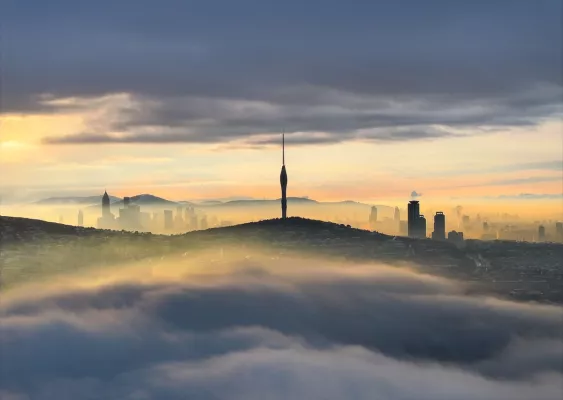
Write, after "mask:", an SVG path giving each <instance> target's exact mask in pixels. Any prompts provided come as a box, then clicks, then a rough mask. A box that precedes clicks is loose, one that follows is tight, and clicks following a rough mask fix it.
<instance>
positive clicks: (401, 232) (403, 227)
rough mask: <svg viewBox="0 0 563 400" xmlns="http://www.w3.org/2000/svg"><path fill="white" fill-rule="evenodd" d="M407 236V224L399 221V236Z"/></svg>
mask: <svg viewBox="0 0 563 400" xmlns="http://www.w3.org/2000/svg"><path fill="white" fill-rule="evenodd" d="M408 234H409V222H408V221H399V235H401V236H407V235H408Z"/></svg>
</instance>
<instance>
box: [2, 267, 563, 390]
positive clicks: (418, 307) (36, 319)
mask: <svg viewBox="0 0 563 400" xmlns="http://www.w3.org/2000/svg"><path fill="white" fill-rule="evenodd" d="M298 264H299V265H295V263H293V264H292V265H291V267H292V268H293V272H292V268H289V266H288V269H287V270H286V271H284V270H281V271H280V270H279V267H278V268H275V267H274V266H267V265H264V264H262V263H256V262H254V263H251V262H250V261H245V262H243V263H242V264H238V265H237V266H236V268H233V271H234V272H232V273H231V274H228V275H223V276H215V277H210V278H206V279H204V280H198V279H195V278H193V277H188V278H186V279H175V280H174V281H173V282H172V281H170V282H163V281H160V282H157V281H155V282H153V283H145V284H141V283H135V282H134V281H132V282H130V283H116V284H113V285H110V286H107V285H106V286H101V287H98V288H94V289H82V290H78V289H77V290H73V289H68V285H66V286H65V287H66V288H67V289H65V290H64V291H63V292H60V291H59V292H57V291H52V290H48V288H46V289H47V290H45V291H44V292H42V293H34V294H33V295H31V296H29V295H26V296H24V297H17V296H16V295H11V296H10V295H6V296H5V297H4V299H3V302H2V306H1V308H0V333H1V335H0V337H1V338H2V343H1V344H2V358H1V368H2V373H1V374H0V393H2V392H4V393H13V394H18V393H19V394H25V395H28V396H30V397H31V398H39V399H51V398H53V399H55V398H56V399H60V398H82V397H85V396H86V395H88V396H90V397H99V398H143V396H144V398H164V399H167V398H171V399H175V398H186V397H190V398H203V399H207V398H209V399H217V398H240V399H259V398H264V397H268V398H288V397H289V398H327V399H333V398H334V399H336V398H344V397H348V398H349V397H350V396H352V397H354V398H360V399H363V398H366V399H368V398H371V396H373V393H375V392H377V393H380V394H381V395H382V398H386V399H390V400H395V399H491V398H495V399H501V398H502V399H507V400H508V399H528V398H530V396H532V393H533V397H534V398H539V399H556V398H558V396H560V395H561V384H562V383H563V375H562V374H563V366H562V365H561V363H559V362H558V360H560V359H561V358H560V357H561V356H563V341H562V340H561V333H562V329H563V320H562V319H561V318H562V317H563V314H562V312H563V310H562V309H561V307H556V306H541V305H534V304H528V305H526V304H516V303H511V302H505V301H499V300H494V299H486V298H479V297H471V296H466V295H464V289H463V287H460V286H458V285H457V284H455V283H453V282H450V281H447V280H443V279H440V278H436V277H431V276H427V275H421V274H416V273H411V272H406V271H401V270H394V269H390V268H388V267H385V266H371V267H369V266H368V267H358V266H352V265H349V266H339V267H337V268H335V267H334V266H333V267H330V266H326V268H324V269H323V273H322V274H321V273H319V270H318V268H319V267H320V266H321V265H320V264H319V263H317V264H319V265H316V264H315V263H313V262H312V261H303V262H301V263H298ZM176 267H180V266H179V265H178V266H175V268H176ZM270 267H271V268H270ZM295 271H298V272H297V273H296V272H295ZM321 382H323V383H321ZM327 384H328V385H329V387H327V386H326V385H327ZM265 394H268V396H265ZM345 394H347V395H348V396H345ZM64 396H66V397H64Z"/></svg>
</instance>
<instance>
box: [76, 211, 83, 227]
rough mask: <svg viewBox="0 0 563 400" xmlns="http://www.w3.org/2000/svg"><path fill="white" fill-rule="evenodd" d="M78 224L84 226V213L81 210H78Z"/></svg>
mask: <svg viewBox="0 0 563 400" xmlns="http://www.w3.org/2000/svg"><path fill="white" fill-rule="evenodd" d="M77 222H78V224H77V225H78V226H84V213H83V212H82V210H78V221H77Z"/></svg>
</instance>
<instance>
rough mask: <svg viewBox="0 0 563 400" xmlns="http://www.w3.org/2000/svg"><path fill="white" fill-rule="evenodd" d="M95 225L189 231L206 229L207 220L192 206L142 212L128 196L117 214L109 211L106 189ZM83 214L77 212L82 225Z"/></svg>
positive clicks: (101, 226) (103, 227)
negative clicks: (100, 212)
mask: <svg viewBox="0 0 563 400" xmlns="http://www.w3.org/2000/svg"><path fill="white" fill-rule="evenodd" d="M97 222H98V223H97V227H98V228H100V229H117V230H128V231H168V232H172V231H177V232H182V231H189V230H197V229H207V228H208V222H207V217H206V216H205V215H203V216H199V215H198V214H197V213H196V211H195V209H194V207H193V206H186V207H184V206H181V205H179V206H177V208H176V214H175V215H174V212H173V211H172V210H163V211H161V212H155V213H152V214H151V213H149V212H142V211H141V206H140V205H138V204H133V203H132V201H131V198H130V197H125V198H124V199H123V207H122V208H120V209H119V216H118V217H116V216H115V215H114V214H113V213H112V212H111V204H110V197H109V195H108V194H107V191H106V192H105V193H104V195H103V197H102V216H101V217H100V218H98V221H97ZM83 224H84V215H83V213H82V211H79V214H78V225H79V226H83Z"/></svg>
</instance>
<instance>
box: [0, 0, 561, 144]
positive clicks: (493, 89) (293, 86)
mask: <svg viewBox="0 0 563 400" xmlns="http://www.w3.org/2000/svg"><path fill="white" fill-rule="evenodd" d="M165 3H166V4H165V5H162V6H158V7H156V6H154V4H152V3H149V2H146V1H135V2H132V1H123V2H120V4H119V5H115V4H114V3H113V2H112V3H111V5H110V4H109V2H107V1H105V0H104V1H99V2H95V3H91V4H88V5H85V6H84V7H83V8H81V9H80V10H79V9H77V8H76V6H75V5H73V4H72V3H70V2H68V1H64V0H59V1H54V2H49V5H48V6H44V5H40V6H37V5H33V7H28V6H26V1H20V2H13V3H10V4H9V5H6V6H4V8H3V16H4V20H3V24H2V33H3V37H4V40H3V60H4V61H5V63H4V69H3V78H4V79H3V81H4V87H3V92H4V96H3V104H2V106H3V112H31V111H33V112H39V111H42V110H43V111H45V112H54V111H56V110H57V109H59V108H61V107H69V106H68V105H66V106H63V105H55V104H53V102H52V101H45V98H44V97H41V95H44V94H48V95H49V96H51V97H50V98H54V99H60V98H65V97H77V98H92V99H93V98H96V97H99V96H102V95H107V94H115V93H129V94H130V95H131V97H132V99H134V104H133V105H132V106H128V107H126V108H125V109H122V110H120V112H119V113H118V114H119V116H118V118H117V119H116V120H112V119H109V118H108V120H107V121H106V124H105V125H102V126H99V125H98V124H94V123H93V124H92V125H93V127H95V128H96V129H92V130H90V132H91V133H90V134H80V133H73V132H61V135H62V136H63V137H62V138H52V139H50V140H48V141H47V142H48V143H65V142H71V143H101V142H115V141H117V140H116V139H112V138H111V135H110V136H108V135H107V134H108V132H124V133H126V134H127V135H126V139H121V140H119V141H122V142H128V143H129V142H141V143H143V142H150V143H158V142H176V141H184V142H214V141H225V140H232V139H248V138H249V137H252V136H254V135H258V134H266V133H272V132H279V131H281V130H282V129H286V131H287V132H292V133H293V132H304V133H307V134H306V135H305V136H310V137H312V138H313V139H309V140H306V139H303V142H304V143H308V142H315V143H316V142H319V141H320V142H330V141H332V142H338V141H341V140H355V139H358V138H359V139H364V140H370V139H375V140H412V139H418V138H421V137H422V138H429V137H430V138H431V137H436V136H429V135H427V134H424V133H425V132H428V130H429V129H434V126H446V127H448V128H452V127H455V128H464V129H466V128H472V129H477V128H479V127H482V126H486V127H489V126H493V127H495V126H496V127H505V126H521V125H534V124H537V123H538V122H540V121H542V120H545V119H547V118H556V117H558V116H560V115H561V95H562V89H561V83H562V82H561V73H560V71H561V66H562V62H561V51H560V49H561V45H562V43H561V24H560V19H559V18H558V16H559V15H560V13H561V4H560V2H558V1H556V0H552V1H551V0H547V1H545V2H542V3H541V5H536V4H532V3H530V2H529V1H513V2H511V5H510V7H508V6H507V5H506V2H504V1H490V2H486V3H485V2H471V4H460V5H457V6H456V7H451V6H450V5H449V3H448V2H445V1H438V0H434V1H430V2H426V3H425V4H424V5H422V4H421V3H420V2H417V1H400V2H391V1H389V2H383V3H382V2H378V3H377V4H370V3H361V4H360V3H357V4H354V5H353V6H352V5H349V4H345V3H342V2H336V1H328V2H322V3H321V2H316V1H313V2H311V3H309V4H307V5H303V4H302V2H294V1H288V2H284V3H283V6H282V5H281V4H279V3H278V2H273V1H264V2H257V1H253V0H246V1H240V2H237V4H236V5H233V4H230V2H226V1H210V2H199V1H195V2H188V3H186V2H179V1H172V0H170V1H166V2H165ZM110 6H111V10H112V12H111V16H110V15H108V13H107V10H108V9H109V7H110ZM289 25H291V29H288V26H289ZM36 66H41V68H39V69H38V68H36ZM96 122H98V121H96ZM411 127H415V129H413V132H414V131H416V132H418V133H417V134H408V135H403V136H402V135H401V134H402V133H403V132H405V130H407V131H408V130H409V129H410V128H411ZM378 128H397V129H398V130H396V131H394V130H392V129H390V130H389V132H390V133H389V136H390V137H391V139H386V137H385V135H384V134H381V133H377V134H375V135H374V136H370V135H366V136H362V135H363V131H364V130H371V129H378ZM155 132H157V133H155ZM314 132H324V133H327V136H326V137H325V138H324V139H323V140H320V139H315V136H314V135H312V133H314ZM443 133H444V134H454V133H453V130H452V129H445V130H444V131H443ZM65 134H67V135H68V134H71V135H70V136H65ZM93 138H97V139H96V140H93ZM258 139H259V138H258Z"/></svg>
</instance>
